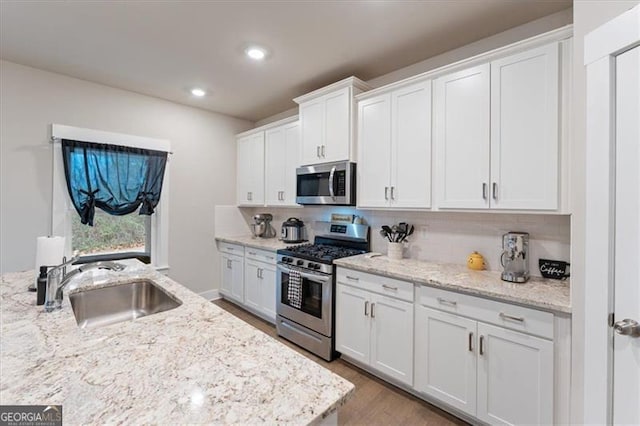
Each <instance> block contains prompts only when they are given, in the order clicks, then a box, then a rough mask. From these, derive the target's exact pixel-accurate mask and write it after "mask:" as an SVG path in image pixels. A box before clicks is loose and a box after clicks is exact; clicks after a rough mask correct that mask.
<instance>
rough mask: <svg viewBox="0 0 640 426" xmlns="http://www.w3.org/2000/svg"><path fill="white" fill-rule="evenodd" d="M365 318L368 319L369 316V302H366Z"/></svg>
mask: <svg viewBox="0 0 640 426" xmlns="http://www.w3.org/2000/svg"><path fill="white" fill-rule="evenodd" d="M364 316H365V317H368V316H369V301H368V300H366V301H365V302H364Z"/></svg>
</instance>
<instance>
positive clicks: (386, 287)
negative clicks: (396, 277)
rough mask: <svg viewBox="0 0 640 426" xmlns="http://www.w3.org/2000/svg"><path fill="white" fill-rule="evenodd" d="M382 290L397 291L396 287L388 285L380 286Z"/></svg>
mask: <svg viewBox="0 0 640 426" xmlns="http://www.w3.org/2000/svg"><path fill="white" fill-rule="evenodd" d="M382 288H384V289H385V290H393V291H398V287H391V286H390V285H386V284H382Z"/></svg>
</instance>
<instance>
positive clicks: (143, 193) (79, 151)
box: [62, 139, 167, 226]
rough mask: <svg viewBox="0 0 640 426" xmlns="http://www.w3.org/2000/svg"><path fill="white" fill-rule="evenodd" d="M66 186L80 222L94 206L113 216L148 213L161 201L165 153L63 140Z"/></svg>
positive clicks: (86, 220)
mask: <svg viewBox="0 0 640 426" xmlns="http://www.w3.org/2000/svg"><path fill="white" fill-rule="evenodd" d="M62 158H63V160H64V172H65V176H66V178H67V189H68V190H69V196H70V197H71V200H72V201H73V205H74V207H75V209H76V211H77V212H78V214H79V215H80V221H81V222H82V223H83V224H87V225H89V226H93V216H94V214H95V208H96V207H97V208H99V209H102V210H104V211H105V212H107V213H109V214H112V215H125V214H129V213H132V212H134V211H136V210H137V209H138V207H140V206H141V207H140V214H145V215H151V214H152V213H153V212H154V209H155V207H156V206H157V205H158V202H159V201H160V193H161V192H162V181H163V178H164V170H165V167H166V163H167V153H166V152H163V151H152V150H148V149H140V148H131V147H126V146H119V145H108V144H98V143H92V142H83V141H74V140H68V139H63V140H62Z"/></svg>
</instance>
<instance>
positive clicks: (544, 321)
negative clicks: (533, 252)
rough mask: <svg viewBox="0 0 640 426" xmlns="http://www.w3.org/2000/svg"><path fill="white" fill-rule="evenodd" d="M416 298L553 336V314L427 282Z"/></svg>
mask: <svg viewBox="0 0 640 426" xmlns="http://www.w3.org/2000/svg"><path fill="white" fill-rule="evenodd" d="M416 297H417V298H418V302H419V303H420V304H421V305H423V306H427V307H430V308H435V309H439V310H441V311H446V312H452V313H455V314H458V315H463V316H466V317H469V318H472V319H475V320H478V321H482V322H486V323H489V324H495V325H499V326H501V327H505V328H510V329H513V330H518V331H522V332H524V333H529V334H534V335H537V336H541V337H545V338H547V339H553V314H552V313H550V312H543V311H538V310H536V309H530V308H525V307H523V306H518V305H512V304H509V303H503V302H497V301H494V300H488V299H483V298H480V297H474V296H469V295H466V294H462V293H456V292H452V291H447V290H440V289H437V288H433V287H428V286H419V288H418V290H417V296H416Z"/></svg>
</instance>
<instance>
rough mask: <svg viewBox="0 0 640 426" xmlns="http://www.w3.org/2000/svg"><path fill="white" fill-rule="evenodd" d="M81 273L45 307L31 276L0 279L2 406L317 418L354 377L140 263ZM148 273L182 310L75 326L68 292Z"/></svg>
mask: <svg viewBox="0 0 640 426" xmlns="http://www.w3.org/2000/svg"><path fill="white" fill-rule="evenodd" d="M126 263H127V264H128V267H127V268H126V269H125V270H124V271H123V272H112V271H98V270H95V271H88V272H85V273H83V274H80V275H78V276H77V277H76V278H74V279H73V281H72V282H71V283H70V285H69V290H67V291H65V297H64V302H63V307H62V309H61V310H59V311H56V312H53V313H44V312H43V309H42V306H36V305H35V301H36V295H35V293H31V292H27V286H28V285H29V284H30V283H31V282H32V281H33V278H34V272H33V271H28V272H19V273H9V274H4V275H2V277H1V282H2V283H1V287H0V297H1V299H0V300H1V311H0V312H1V316H2V318H1V320H2V322H1V335H2V341H1V343H0V361H1V362H0V365H1V370H0V378H1V380H0V382H1V383H0V403H1V404H5V405H6V404H38V405H53V404H61V405H62V406H63V420H64V422H65V423H68V424H87V423H90V424H104V423H113V424H116V423H128V424H143V423H145V424H147V423H151V424H177V423H236V424H254V423H261V422H267V423H278V424H280V423H283V424H286V423H289V424H291V423H293V424H308V423H315V422H319V421H321V420H322V419H323V418H326V417H327V416H329V415H332V414H334V413H335V411H336V409H337V408H338V407H339V406H340V405H342V404H343V403H344V402H345V401H346V400H347V399H348V398H349V397H350V396H351V395H352V393H353V390H354V386H353V384H351V383H350V382H348V381H346V380H344V379H342V378H341V377H339V376H337V375H335V374H334V373H332V372H330V371H329V370H327V369H325V368H324V367H321V366H320V365H318V364H317V363H315V362H313V361H311V360H309V359H307V358H305V357H304V356H303V355H300V354H299V353H297V352H295V351H294V350H292V349H290V348H288V347H287V346H285V345H283V344H281V343H280V342H278V341H276V340H275V339H273V338H271V337H269V336H268V335H266V334H264V333H262V332H261V331H259V330H257V329H255V328H253V327H252V326H250V325H248V324H246V323H245V322H243V321H241V320H240V319H238V318H236V317H234V316H233V315H231V314H229V313H227V312H226V311H224V310H222V309H221V308H219V307H217V306H216V305H213V304H212V303H210V302H208V301H207V300H205V299H204V298H202V297H200V296H198V295H197V294H195V293H193V292H191V291H190V290H188V289H187V288H185V287H184V286H182V285H180V284H178V283H176V282H175V281H173V280H171V279H169V278H167V277H165V276H164V275H161V274H160V273H158V272H156V271H155V270H153V269H152V268H149V267H147V266H144V265H142V264H140V263H139V262H137V261H127V262H126ZM139 278H142V279H151V280H153V281H154V282H155V283H157V284H158V285H159V286H160V287H162V288H163V289H164V290H165V291H166V292H168V293H170V294H171V295H172V296H173V297H175V298H177V299H179V300H180V301H181V302H182V305H181V306H179V307H177V308H175V309H172V310H169V311H165V312H162V313H158V314H154V315H150V316H146V317H142V318H138V319H136V320H134V321H125V322H120V323H117V324H112V325H108V326H104V327H100V328H89V329H80V328H79V327H78V326H77V325H76V320H75V317H74V315H73V312H72V309H71V306H70V303H69V299H68V297H67V293H69V292H73V291H77V290H79V289H82V288H85V287H101V286H109V285H114V284H115V283H124V282H128V281H131V280H133V279H139Z"/></svg>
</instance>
